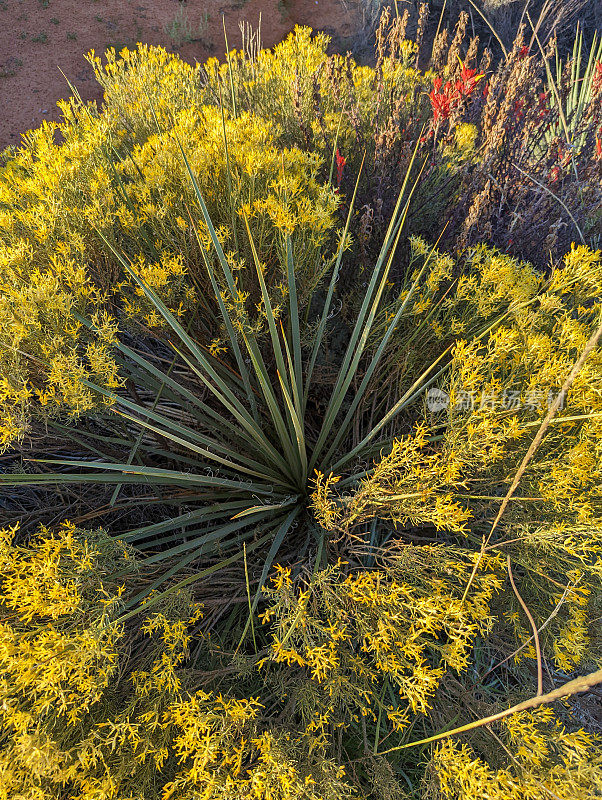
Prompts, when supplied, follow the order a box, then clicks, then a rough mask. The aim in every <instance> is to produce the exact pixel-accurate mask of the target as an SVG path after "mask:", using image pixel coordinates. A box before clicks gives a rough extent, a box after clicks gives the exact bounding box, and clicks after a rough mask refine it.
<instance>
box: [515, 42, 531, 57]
mask: <svg viewBox="0 0 602 800" xmlns="http://www.w3.org/2000/svg"><path fill="white" fill-rule="evenodd" d="M528 55H529V48H528V47H527V45H526V44H524V45H523V46H522V47H521V49H520V50H519V52H518V57H519V58H526V57H527V56H528Z"/></svg>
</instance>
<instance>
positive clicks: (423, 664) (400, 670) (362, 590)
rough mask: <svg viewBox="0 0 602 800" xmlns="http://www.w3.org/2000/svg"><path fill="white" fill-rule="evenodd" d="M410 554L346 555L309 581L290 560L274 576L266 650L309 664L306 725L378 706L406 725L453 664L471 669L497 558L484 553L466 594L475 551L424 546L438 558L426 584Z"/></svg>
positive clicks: (320, 725) (279, 658)
mask: <svg viewBox="0 0 602 800" xmlns="http://www.w3.org/2000/svg"><path fill="white" fill-rule="evenodd" d="M406 557H408V554H404V558H403V559H401V560H395V559H394V558H389V559H388V560H387V563H386V569H385V570H371V571H359V572H350V573H348V574H345V570H344V565H343V564H341V563H339V564H337V565H335V566H332V567H329V568H327V569H325V570H322V571H320V572H318V573H317V574H316V575H314V577H313V578H312V580H310V581H309V583H308V585H307V587H306V588H304V589H302V588H299V587H296V586H295V585H294V583H293V580H292V578H291V570H290V569H283V568H280V569H279V570H278V573H277V575H276V577H274V578H273V579H272V585H271V586H270V588H269V589H267V590H266V594H267V596H268V599H269V601H270V605H269V606H268V609H267V610H266V611H265V613H264V614H263V621H264V622H266V623H268V622H272V630H273V638H272V642H271V645H270V656H269V658H270V659H271V661H273V662H275V663H277V664H278V663H281V664H288V665H289V666H290V665H294V666H296V667H301V668H303V672H304V673H305V675H306V681H307V682H313V683H314V684H316V686H314V688H313V692H309V691H308V692H307V693H299V695H300V696H299V697H298V698H297V703H298V704H299V706H300V711H301V713H302V714H303V718H304V721H305V723H306V724H307V730H308V731H311V732H312V733H313V732H315V731H318V730H322V731H323V730H324V729H327V728H328V726H329V725H332V724H334V725H336V726H341V725H344V724H346V723H347V722H349V721H350V720H355V721H358V720H359V719H360V718H361V717H366V716H369V717H370V718H371V719H372V720H373V721H376V719H377V717H378V714H379V708H380V710H381V712H382V711H384V712H385V713H386V716H387V718H388V719H389V720H390V721H391V723H392V724H393V726H394V728H395V729H397V730H403V729H404V728H405V727H406V726H407V725H408V724H409V723H410V720H411V719H412V716H411V715H412V714H416V713H418V714H424V713H425V712H426V711H427V710H428V709H429V708H430V706H431V702H432V698H433V696H434V694H435V692H436V690H437V687H438V685H439V682H440V681H441V679H442V677H443V675H444V674H445V672H446V671H447V670H448V669H451V670H455V671H457V672H462V671H464V670H465V669H466V667H467V664H468V658H469V654H470V650H471V647H472V644H473V640H474V637H475V636H476V635H477V634H479V633H481V634H483V633H485V632H486V631H487V630H488V629H489V627H490V626H491V623H492V618H491V616H490V613H489V604H490V601H491V599H492V597H493V596H494V595H495V594H496V592H497V591H498V590H499V588H500V585H501V583H500V580H499V577H498V575H497V574H496V573H497V572H498V571H499V563H498V562H497V559H495V558H492V559H489V558H488V559H487V563H486V564H485V566H484V568H483V572H482V574H480V575H479V578H478V581H477V584H478V585H477V586H475V591H474V593H473V595H472V596H471V598H470V601H469V602H467V603H464V602H462V600H461V591H460V590H461V587H462V585H463V582H464V581H466V580H467V579H468V576H469V574H470V571H471V568H472V566H473V563H474V560H475V559H476V555H474V554H466V553H462V552H461V551H460V550H458V549H454V548H442V547H439V548H429V547H426V548H421V551H420V556H419V557H420V558H422V559H424V560H425V561H426V562H427V563H429V564H430V566H431V567H432V571H431V573H430V575H429V580H428V583H425V584H423V585H421V581H420V574H419V572H420V570H419V569H417V570H415V571H414V574H411V571H410V572H408V571H407V569H406V566H407V561H406V560H405V559H406ZM409 557H410V558H411V556H409ZM417 573H418V574H417ZM407 580H409V581H411V582H409V583H408V582H406V581H407ZM296 680H299V678H296ZM383 681H387V682H388V683H389V685H390V686H391V687H392V689H393V695H392V698H393V703H390V702H389V701H387V703H386V704H385V705H384V706H383V705H382V701H379V697H380V695H381V692H382V685H383ZM312 695H313V698H312ZM293 696H294V695H293ZM310 698H312V702H310Z"/></svg>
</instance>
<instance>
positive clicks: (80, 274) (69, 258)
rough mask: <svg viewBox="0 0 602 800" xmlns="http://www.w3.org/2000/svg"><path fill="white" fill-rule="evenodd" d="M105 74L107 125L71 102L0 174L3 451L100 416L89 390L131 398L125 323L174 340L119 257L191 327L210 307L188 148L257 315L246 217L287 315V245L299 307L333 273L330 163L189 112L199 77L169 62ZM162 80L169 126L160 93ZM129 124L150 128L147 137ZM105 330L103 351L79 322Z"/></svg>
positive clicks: (157, 59) (272, 130)
mask: <svg viewBox="0 0 602 800" xmlns="http://www.w3.org/2000/svg"><path fill="white" fill-rule="evenodd" d="M95 63H96V67H97V71H98V74H99V77H100V76H101V73H102V76H103V81H104V82H105V83H106V82H107V81H109V79H110V80H111V81H113V84H114V87H113V88H114V94H115V95H116V96H115V97H114V103H115V104H112V100H111V98H112V97H113V94H112V93H111V91H110V89H109V87H108V86H107V87H106V88H107V97H106V103H105V105H104V106H103V108H102V110H101V111H97V110H96V109H95V108H93V107H91V106H83V105H81V104H80V103H78V102H76V101H75V100H71V101H70V102H63V103H62V104H61V108H62V111H63V115H64V121H63V122H62V123H60V124H55V123H52V124H47V123H45V124H43V125H42V126H41V127H40V128H39V129H38V130H36V131H32V132H30V133H29V134H27V136H26V137H25V144H24V146H23V147H22V148H21V149H19V150H18V151H17V152H16V153H15V154H14V155H12V156H11V157H10V158H9V161H8V163H7V164H6V165H5V166H4V167H3V168H2V169H1V170H0V343H1V345H0V376H1V377H0V404H1V406H0V407H1V417H2V424H1V425H0V447H2V446H6V445H7V444H9V443H10V442H11V441H14V440H15V439H19V438H21V437H22V436H23V435H24V433H25V432H26V431H27V430H28V424H29V420H30V418H31V416H32V414H34V415H36V414H37V415H40V414H41V415H42V416H48V415H51V414H53V413H56V412H57V411H59V410H61V409H66V410H68V412H69V413H71V414H73V415H79V414H81V413H82V412H90V411H94V410H98V408H99V407H101V406H102V401H101V399H100V398H99V397H98V395H97V394H95V393H94V392H93V391H91V390H90V388H89V387H86V385H84V383H83V381H82V379H87V380H90V381H92V382H94V383H100V384H101V385H103V386H104V387H106V388H108V389H115V388H117V387H118V386H119V385H120V378H119V374H118V366H117V362H116V361H115V359H114V358H113V357H112V354H111V352H110V344H111V338H112V335H113V333H114V332H115V330H116V328H117V325H118V321H119V324H120V325H121V326H122V327H123V326H126V327H127V325H130V326H137V331H138V334H139V335H140V333H143V332H144V330H145V329H148V328H151V329H153V328H158V327H161V325H162V321H161V320H160V317H159V316H158V314H157V312H156V310H155V309H154V308H153V306H152V305H151V304H150V303H149V302H148V300H147V299H146V298H145V296H144V293H143V291H142V290H141V289H140V287H139V286H136V285H135V284H134V283H133V281H132V279H131V277H129V276H128V275H127V274H126V273H125V272H124V270H123V267H122V266H121V263H120V260H119V258H118V256H117V253H116V252H115V250H118V252H119V253H120V256H121V257H122V258H125V259H127V261H128V262H129V263H130V265H131V268H132V270H133V271H134V272H135V273H136V274H137V275H139V276H140V277H141V278H142V279H143V280H144V281H145V283H146V284H147V286H149V287H150V288H152V289H153V290H154V291H155V292H157V294H158V296H159V297H160V298H161V299H162V300H163V301H164V302H165V303H167V305H168V306H169V307H170V308H171V309H172V310H173V311H174V312H176V313H177V314H178V315H180V316H181V315H183V314H184V313H186V312H191V310H192V309H193V308H195V307H196V306H197V305H198V304H199V302H200V303H201V305H202V298H203V297H204V294H205V293H206V292H207V291H208V290H209V291H210V288H211V287H210V281H209V277H208V274H207V267H206V266H205V263H204V259H205V258H209V260H211V258H212V256H210V254H209V251H210V249H211V245H210V240H209V237H208V233H207V229H206V225H205V223H204V221H203V220H202V219H199V213H198V210H194V209H195V199H194V198H195V193H194V189H193V187H192V185H191V182H190V178H189V175H188V171H187V166H186V164H185V163H184V161H183V159H182V156H181V152H180V145H182V146H183V147H184V149H185V151H186V153H187V157H188V159H189V164H190V167H191V168H192V170H193V171H194V173H195V175H196V179H197V182H198V186H199V188H200V190H201V192H202V193H203V197H204V200H205V203H206V205H207V208H208V210H209V213H210V216H211V219H212V221H213V223H214V224H215V226H216V228H217V229H218V234H219V236H220V240H221V243H222V246H223V247H224V250H225V251H226V252H227V254H228V258H229V260H230V263H231V265H232V268H233V269H234V270H235V272H236V275H237V279H238V281H239V289H240V294H241V297H243V298H246V297H248V299H249V303H251V302H253V303H256V304H258V303H259V298H258V297H257V296H256V293H253V292H251V290H250V289H249V281H248V279H247V278H246V272H247V268H248V267H251V268H252V272H251V275H253V274H254V266H253V259H252V254H251V250H250V247H249V244H248V238H247V236H246V232H245V218H247V219H248V220H249V224H250V228H251V231H252V234H253V237H254V241H255V244H256V247H257V250H258V252H259V254H260V257H261V259H262V262H263V263H264V265H265V269H266V277H267V278H269V280H268V283H269V285H270V287H273V295H272V297H273V303H274V306H275V307H278V304H280V303H282V302H283V301H284V300H285V299H286V292H285V288H284V286H285V283H284V274H285V269H286V268H285V261H286V252H285V249H284V247H283V245H282V234H283V233H287V234H289V235H291V236H292V235H293V234H294V247H293V255H294V257H295V258H296V259H297V260H299V261H302V263H303V264H304V272H303V274H300V278H302V281H301V284H300V289H299V300H300V302H301V303H303V302H307V298H308V296H309V294H310V292H311V291H312V290H313V289H314V288H315V286H316V284H317V283H319V281H320V279H321V276H322V272H323V269H324V263H323V255H322V250H323V247H324V245H325V243H326V241H327V239H328V236H329V235H330V232H331V230H332V229H333V227H334V213H335V210H336V208H337V204H338V200H337V198H336V195H335V193H334V191H333V190H332V189H331V188H329V187H328V186H326V185H324V184H323V183H321V182H320V181H319V180H318V171H319V169H320V167H321V163H322V161H321V158H320V156H319V155H318V154H315V153H305V152H302V151H301V150H299V149H298V148H296V147H286V146H283V145H282V144H280V143H279V141H278V138H279V137H278V126H277V125H275V124H274V122H273V121H270V120H266V119H262V118H261V117H259V116H256V115H254V114H251V113H248V112H247V113H244V114H241V115H239V116H237V117H234V116H230V115H229V114H228V113H227V112H226V115H225V117H222V113H221V111H220V110H219V108H218V107H216V106H215V105H206V104H202V103H201V101H200V100H199V101H198V102H197V103H196V104H190V103H188V102H187V103H184V104H183V103H182V101H183V100H185V99H188V100H190V97H191V95H190V91H188V92H187V91H185V88H184V86H185V85H186V82H187V81H190V80H192V77H191V68H189V67H187V66H186V65H185V64H184V63H183V62H182V61H180V60H179V59H175V58H173V57H171V56H170V57H169V58H168V57H167V54H166V53H165V51H162V50H161V49H160V48H141V49H140V50H139V51H135V52H132V53H129V51H124V52H123V53H122V54H121V57H120V59H119V60H116V59H115V54H114V53H113V54H112V55H111V54H109V62H108V64H107V65H106V67H104V68H102V67H101V66H100V61H99V60H98V59H97V60H96V62H95ZM151 79H152V81H153V82H154V85H155V91H154V95H153V96H154V101H153V103H154V105H153V107H155V104H156V115H157V116H153V114H152V113H151V110H150V108H149V106H148V96H147V94H146V92H147V89H148V86H147V83H148V81H149V80H151ZM157 81H159V84H158V85H159V87H160V90H157V89H156V85H157ZM176 88H177V92H176V93H174V92H175V90H176ZM189 88H190V87H189ZM157 92H159V96H156V95H157ZM124 94H125V96H124ZM161 98H163V100H162V101H161ZM126 113H127V114H130V115H131V119H133V120H137V122H138V124H139V125H141V124H142V122H143V123H144V128H142V129H136V131H135V135H132V131H131V127H132V126H131V125H130V124H127V125H126V124H125V123H124V115H125V114H126ZM132 125H133V123H132ZM157 125H158V126H159V128H157ZM193 212H194V213H193ZM191 214H192V216H191ZM197 234H198V236H199V237H200V240H201V241H202V242H203V244H204V245H205V246H206V247H207V251H206V253H205V256H202V254H201V253H200V252H199V247H198V243H197V240H196V236H197ZM301 256H302V258H301ZM101 309H105V311H102V312H101ZM93 316H94V320H93V322H94V325H95V328H96V330H97V331H98V332H99V333H100V337H99V338H98V337H96V338H95V339H94V340H93V341H91V340H90V336H89V335H88V333H87V331H86V329H85V328H84V327H83V326H82V324H81V321H80V319H81V317H87V318H90V317H93ZM210 320H211V316H207V317H206V318H205V321H204V323H203V325H204V324H205V322H207V321H210ZM140 323H142V328H140V326H139V324H140ZM201 327H202V326H201ZM203 335H207V332H206V331H205V329H204V328H203ZM221 337H222V331H221V329H220V326H219V324H217V323H213V326H212V329H211V330H210V331H209V338H210V341H214V342H215V345H214V346H216V347H219V342H220V340H221Z"/></svg>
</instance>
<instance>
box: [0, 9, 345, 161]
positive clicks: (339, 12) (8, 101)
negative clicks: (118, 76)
mask: <svg viewBox="0 0 602 800" xmlns="http://www.w3.org/2000/svg"><path fill="white" fill-rule="evenodd" d="M260 16H261V38H262V42H263V46H264V47H271V46H273V45H274V44H276V43H277V42H279V41H280V40H281V39H282V38H284V37H285V36H286V35H287V34H288V33H289V32H290V31H291V30H292V29H293V28H294V26H295V25H298V24H299V25H309V26H310V27H312V28H314V29H315V30H324V31H326V32H328V33H329V34H330V35H331V36H332V37H333V45H335V46H336V47H337V48H338V49H343V50H345V49H347V47H349V46H350V44H351V41H352V39H353V36H354V35H355V34H356V33H357V31H358V30H359V26H360V24H361V21H360V19H359V12H358V10H357V0H349V1H345V0H185V2H181V0H0V150H2V149H3V148H5V147H6V146H8V145H10V144H13V145H18V144H19V142H20V138H21V134H22V133H23V132H25V131H26V130H28V129H30V128H35V127H37V126H38V125H39V124H40V122H41V121H42V120H44V119H49V120H50V119H53V120H57V119H59V111H58V109H57V107H56V102H57V100H59V99H60V98H62V97H65V96H67V95H68V94H69V87H68V85H67V81H66V78H68V80H69V81H70V82H71V83H72V84H74V85H75V86H77V88H78V90H79V92H80V94H81V95H82V97H83V98H84V99H85V100H92V99H93V100H100V99H101V97H102V93H101V90H100V87H99V86H98V85H97V84H96V82H95V80H94V76H93V73H92V68H91V67H90V65H89V64H88V63H87V62H86V61H85V59H84V57H83V55H84V53H87V52H88V51H89V50H91V49H94V50H95V51H96V53H97V54H99V53H102V52H103V51H104V50H105V49H106V48H108V47H115V48H119V49H120V48H122V47H124V46H128V47H133V46H135V44H136V43H137V42H147V43H149V44H160V45H162V46H164V47H166V48H167V49H168V50H170V51H172V52H177V53H179V54H180V55H181V56H182V58H184V59H185V60H187V61H189V62H191V63H194V62H195V61H200V62H202V61H204V60H205V59H206V58H207V57H209V56H217V57H218V58H221V57H222V56H223V54H224V50H225V47H224V33H223V27H222V26H223V22H222V19H223V20H225V24H226V31H227V34H228V43H229V45H230V47H239V46H240V42H241V34H240V29H239V24H240V22H242V21H248V22H249V23H250V24H251V25H253V26H254V27H256V26H257V24H258V22H259V18H260ZM61 70H62V72H63V73H64V75H65V76H66V77H64V76H63V74H62V73H61Z"/></svg>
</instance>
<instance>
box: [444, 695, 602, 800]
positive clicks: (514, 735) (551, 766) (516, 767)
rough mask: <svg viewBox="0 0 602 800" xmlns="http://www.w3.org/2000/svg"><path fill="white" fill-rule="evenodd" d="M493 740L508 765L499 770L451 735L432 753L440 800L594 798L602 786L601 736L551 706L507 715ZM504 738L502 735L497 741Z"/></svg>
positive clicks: (572, 799) (564, 799) (587, 799)
mask: <svg viewBox="0 0 602 800" xmlns="http://www.w3.org/2000/svg"><path fill="white" fill-rule="evenodd" d="M504 728H505V734H506V736H505V738H506V739H507V743H506V744H505V743H504V742H502V747H503V748H504V751H505V753H500V748H499V745H498V744H497V742H496V741H495V740H493V739H492V741H491V743H492V745H493V746H494V748H495V749H496V751H497V753H498V755H501V756H502V758H503V760H504V761H506V762H507V766H506V767H501V768H500V769H497V770H496V769H494V768H492V767H490V766H488V765H487V764H486V763H485V761H483V760H481V759H480V758H475V755H474V753H473V751H472V750H471V748H470V747H468V746H467V745H462V744H457V743H456V742H454V741H453V740H447V741H446V742H445V743H444V744H442V745H440V746H439V747H438V748H437V751H436V753H435V755H434V757H433V762H432V763H433V767H434V781H433V783H434V787H433V790H434V791H433V796H434V797H437V798H441V800H472V798H475V797H487V798H491V800H540V799H541V798H542V797H557V798H559V799H560V800H590V799H591V798H592V797H596V796H597V795H598V794H600V792H601V791H602V755H601V752H602V751H601V748H600V745H601V742H600V737H598V736H594V735H592V734H588V733H586V732H585V731H583V730H579V731H575V732H573V733H571V732H569V731H567V730H566V728H565V727H564V726H563V725H562V724H561V722H560V720H559V719H557V718H556V717H555V715H554V713H553V712H552V710H551V709H548V708H542V709H540V710H538V711H536V712H533V713H527V712H523V713H521V714H516V715H514V716H512V717H508V718H507V720H505V723H504ZM498 741H499V740H498Z"/></svg>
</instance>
